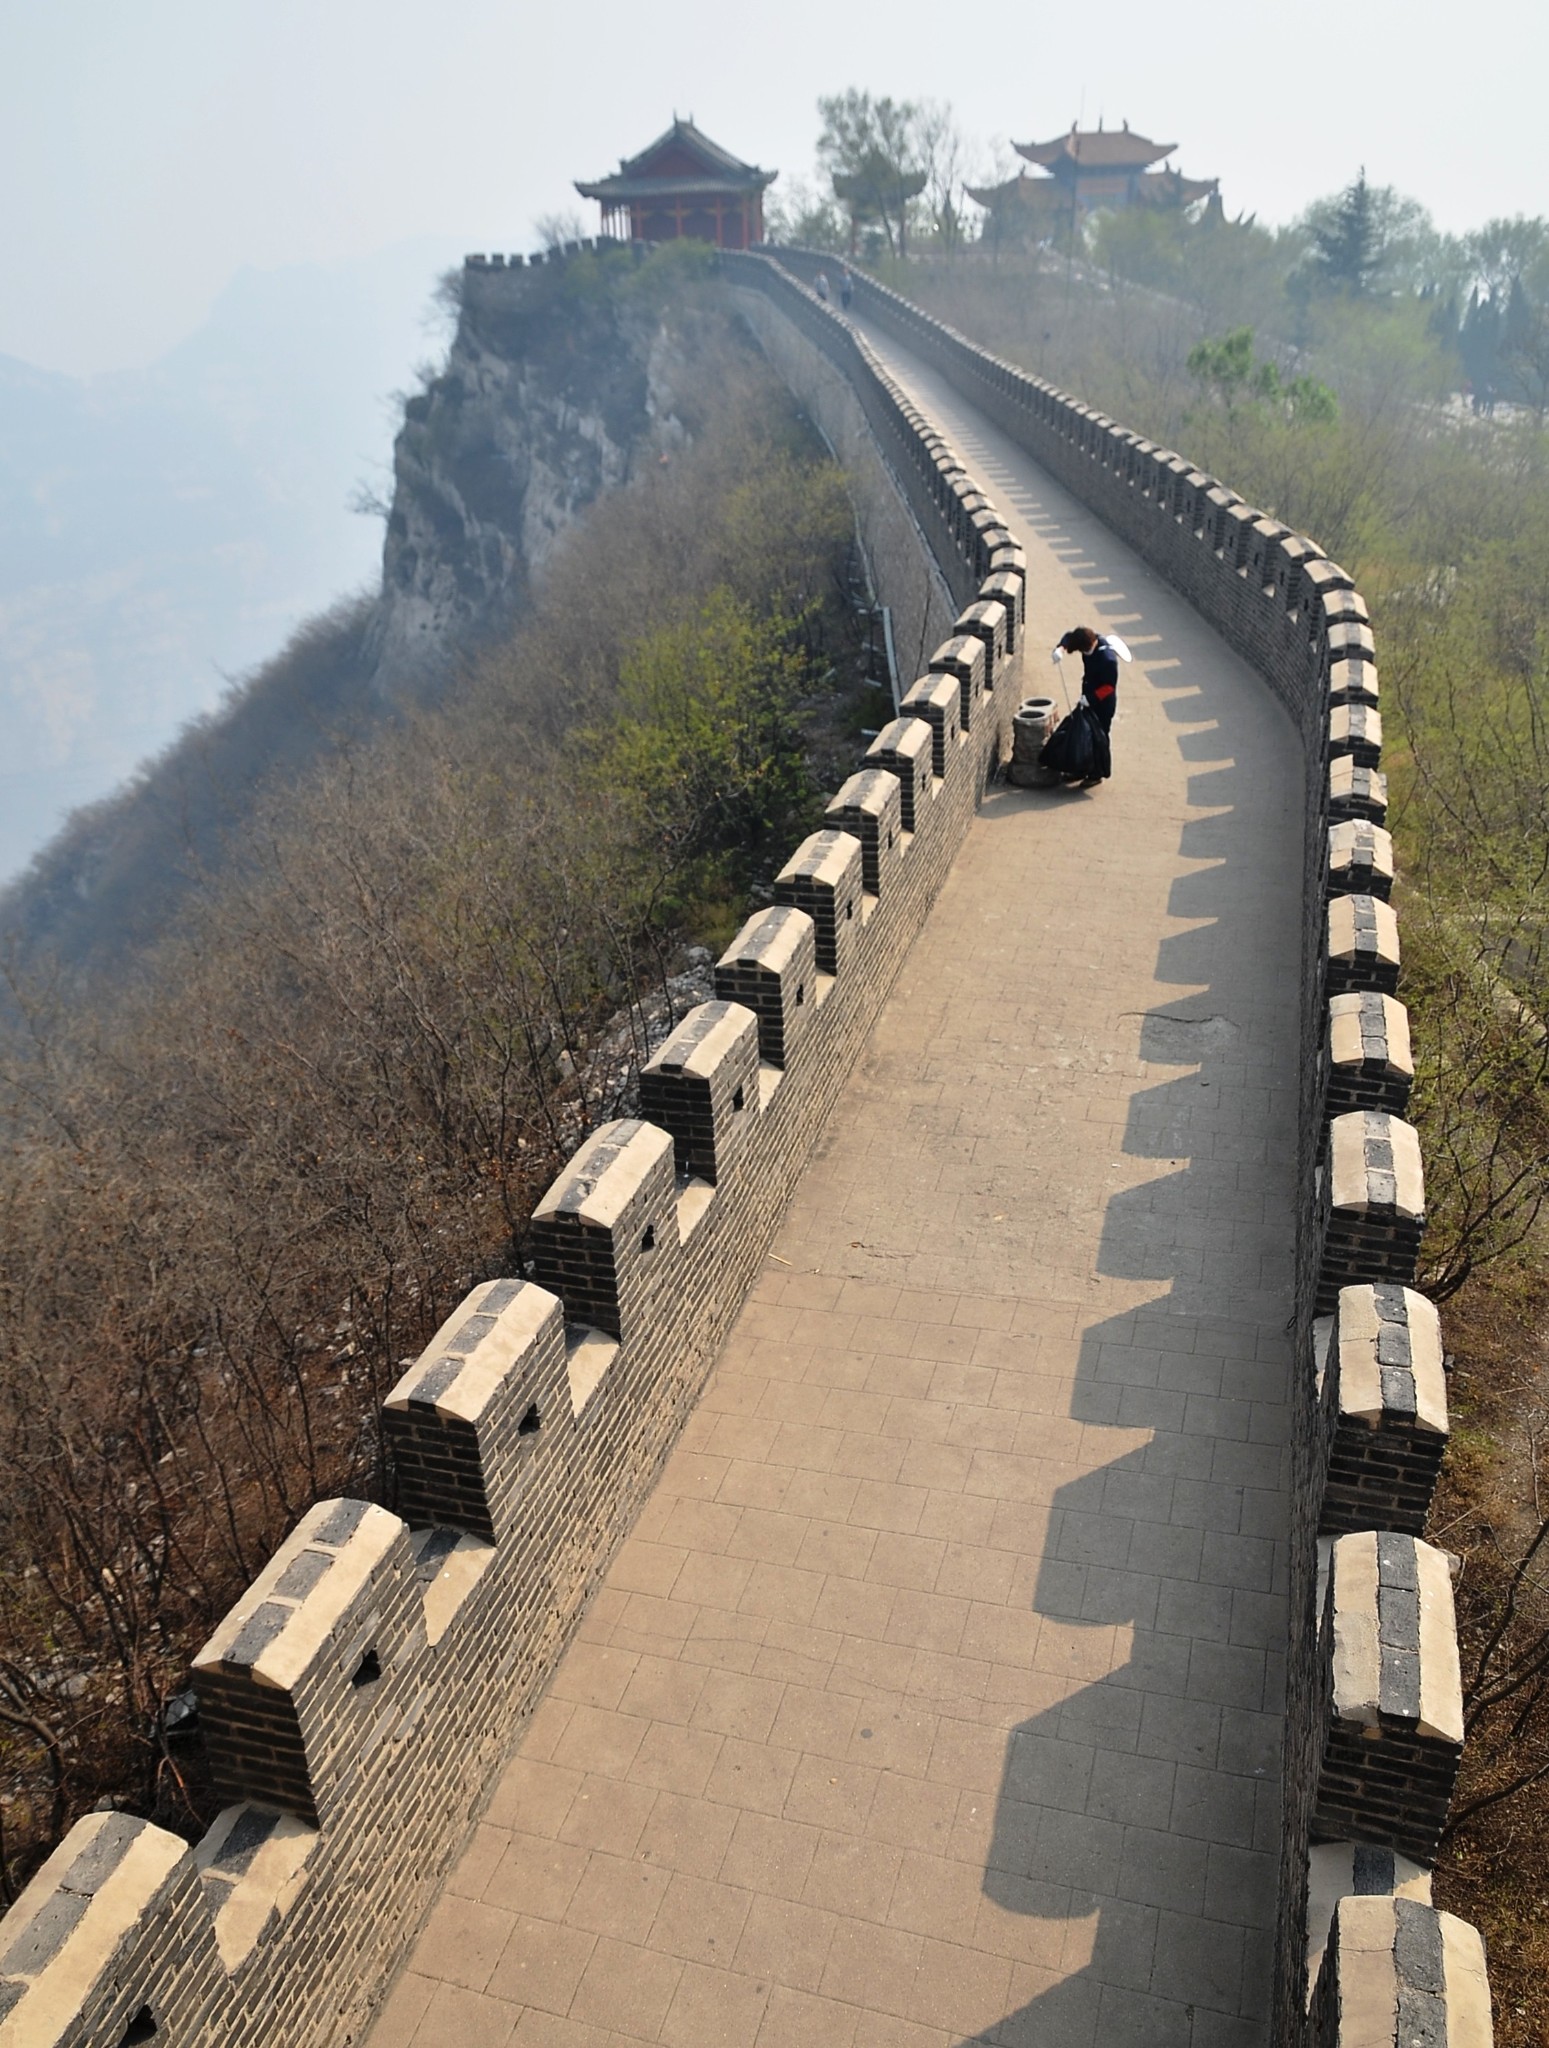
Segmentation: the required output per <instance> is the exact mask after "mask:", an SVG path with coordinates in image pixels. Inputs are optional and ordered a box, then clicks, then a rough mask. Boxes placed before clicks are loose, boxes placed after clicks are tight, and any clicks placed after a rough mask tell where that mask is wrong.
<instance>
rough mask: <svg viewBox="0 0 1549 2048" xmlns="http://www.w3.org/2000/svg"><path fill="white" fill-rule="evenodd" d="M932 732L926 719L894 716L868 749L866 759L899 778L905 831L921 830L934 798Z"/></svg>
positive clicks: (899, 804) (899, 801)
mask: <svg viewBox="0 0 1549 2048" xmlns="http://www.w3.org/2000/svg"><path fill="white" fill-rule="evenodd" d="M932 750H933V735H932V731H931V727H930V724H929V722H928V721H927V720H925V719H923V718H895V719H894V720H893V721H892V723H891V724H890V725H885V726H884V727H883V728H882V730H881V732H879V733H878V734H877V736H876V738H875V739H874V740H873V741H872V743H871V745H870V746H869V747H868V748H867V749H866V759H867V760H868V761H869V762H870V763H871V764H872V766H873V767H875V768H881V769H884V770H885V771H886V772H887V773H888V774H889V775H893V776H896V777H897V780H898V814H899V824H900V826H901V828H902V830H903V831H905V832H909V833H915V832H918V831H919V830H920V828H921V826H922V825H923V824H924V822H925V816H926V812H927V810H928V808H929V805H930V800H931V780H932V768H931V762H932Z"/></svg>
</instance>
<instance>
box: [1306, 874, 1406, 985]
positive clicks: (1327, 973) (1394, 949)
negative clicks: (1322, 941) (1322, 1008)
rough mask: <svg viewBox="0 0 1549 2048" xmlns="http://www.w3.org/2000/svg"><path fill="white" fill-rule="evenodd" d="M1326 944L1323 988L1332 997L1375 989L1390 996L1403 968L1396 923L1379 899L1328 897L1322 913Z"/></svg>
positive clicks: (1344, 896) (1390, 910)
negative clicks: (1326, 907)
mask: <svg viewBox="0 0 1549 2048" xmlns="http://www.w3.org/2000/svg"><path fill="white" fill-rule="evenodd" d="M1324 915H1325V921H1326V926H1327V933H1328V944H1327V948H1326V950H1325V953H1324V968H1323V979H1324V987H1325V989H1326V991H1327V993H1328V994H1329V995H1331V996H1336V995H1344V994H1346V993H1347V992H1349V991H1350V990H1358V989H1375V990H1379V991H1380V992H1381V993H1382V994H1384V995H1392V994H1393V992H1394V991H1395V990H1396V989H1397V987H1398V976H1399V968H1400V966H1401V964H1402V962H1401V958H1400V954H1399V943H1398V919H1397V917H1396V916H1395V915H1394V913H1393V906H1392V905H1391V904H1390V903H1388V902H1386V901H1385V900H1384V899H1383V898H1382V897H1380V896H1358V895H1352V894H1341V895H1338V896H1331V897H1330V898H1329V902H1328V909H1327V911H1326V912H1325V913H1324Z"/></svg>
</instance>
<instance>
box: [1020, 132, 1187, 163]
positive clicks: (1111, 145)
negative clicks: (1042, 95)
mask: <svg viewBox="0 0 1549 2048" xmlns="http://www.w3.org/2000/svg"><path fill="white" fill-rule="evenodd" d="M1013 147H1014V148H1015V150H1016V152H1017V155H1018V156H1025V157H1026V158H1027V161H1028V162H1029V163H1030V164H1041V165H1042V166H1043V168H1044V169H1045V170H1046V171H1052V170H1053V169H1054V168H1055V166H1056V165H1057V164H1070V165H1074V166H1075V167H1077V168H1078V169H1080V170H1084V171H1138V170H1143V169H1144V168H1145V166H1146V165H1147V164H1154V163H1158V162H1159V161H1160V160H1161V159H1162V158H1163V157H1164V156H1171V155H1172V153H1173V151H1174V150H1175V149H1176V148H1177V147H1178V145H1177V143H1176V142H1152V141H1150V140H1149V139H1148V138H1147V137H1146V136H1144V135H1135V134H1132V133H1131V132H1130V128H1129V124H1128V123H1127V122H1126V123H1125V125H1124V126H1123V127H1122V128H1081V129H1078V128H1077V127H1076V124H1075V122H1074V121H1072V122H1071V124H1070V133H1069V134H1068V135H1057V136H1056V137H1055V138H1054V140H1053V141H1052V142H1018V143H1015V144H1013Z"/></svg>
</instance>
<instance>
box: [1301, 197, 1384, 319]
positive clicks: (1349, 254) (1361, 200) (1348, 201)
mask: <svg viewBox="0 0 1549 2048" xmlns="http://www.w3.org/2000/svg"><path fill="white" fill-rule="evenodd" d="M1312 239H1313V242H1314V244H1315V247H1314V250H1313V264H1314V267H1315V269H1316V270H1317V273H1318V276H1319V278H1320V279H1321V281H1322V282H1323V283H1324V284H1325V285H1326V286H1328V287H1329V288H1330V289H1331V290H1334V291H1343V292H1350V293H1351V294H1353V295H1354V296H1356V297H1359V296H1361V295H1362V294H1364V293H1365V292H1366V291H1368V290H1369V289H1370V287H1371V283H1372V280H1373V279H1374V278H1375V276H1376V275H1377V271H1378V269H1379V267H1380V265H1381V263H1382V235H1381V231H1380V228H1379V225H1378V221H1377V210H1376V208H1375V206H1374V205H1373V203H1372V193H1371V187H1370V186H1369V185H1368V184H1367V182H1366V166H1365V165H1364V164H1363V165H1362V166H1361V175H1360V176H1359V177H1358V178H1357V179H1356V181H1355V183H1354V184H1353V185H1351V186H1350V187H1348V189H1347V190H1346V191H1344V192H1342V193H1341V194H1340V196H1339V202H1338V204H1337V205H1336V207H1335V208H1334V211H1333V213H1332V214H1331V215H1330V217H1329V218H1328V219H1327V220H1325V221H1321V222H1316V223H1314V225H1313V229H1312Z"/></svg>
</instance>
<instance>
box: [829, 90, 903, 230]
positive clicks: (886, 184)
mask: <svg viewBox="0 0 1549 2048" xmlns="http://www.w3.org/2000/svg"><path fill="white" fill-rule="evenodd" d="M920 114H921V110H920V108H919V106H918V105H917V104H916V102H915V101H913V100H894V99H887V98H883V99H874V98H873V97H872V95H871V94H870V93H869V92H861V91H860V90H858V88H857V87H855V86H853V85H852V86H851V87H849V89H848V90H847V91H845V92H841V93H834V94H832V95H831V96H829V97H827V98H823V99H820V100H819V101H818V118H819V119H820V120H821V122H822V124H823V126H822V132H821V133H820V135H819V136H818V161H819V162H820V163H821V164H822V166H823V168H824V169H825V170H826V171H827V172H828V174H829V176H830V177H831V178H832V180H833V186H834V195H835V197H836V198H837V199H839V200H840V202H841V203H842V204H843V205H844V206H845V207H846V208H847V209H848V210H849V214H850V219H851V222H852V226H853V227H860V226H862V225H864V224H865V223H867V222H875V223H876V224H877V226H878V227H880V228H881V230H882V233H883V236H884V238H885V239H886V242H887V252H888V254H889V255H890V256H903V255H907V253H908V247H909V206H910V201H911V200H914V199H918V198H919V196H920V194H921V193H922V192H923V191H924V190H925V186H926V182H927V178H928V170H927V166H926V164H925V162H924V161H923V152H922V149H921V138H920Z"/></svg>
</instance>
